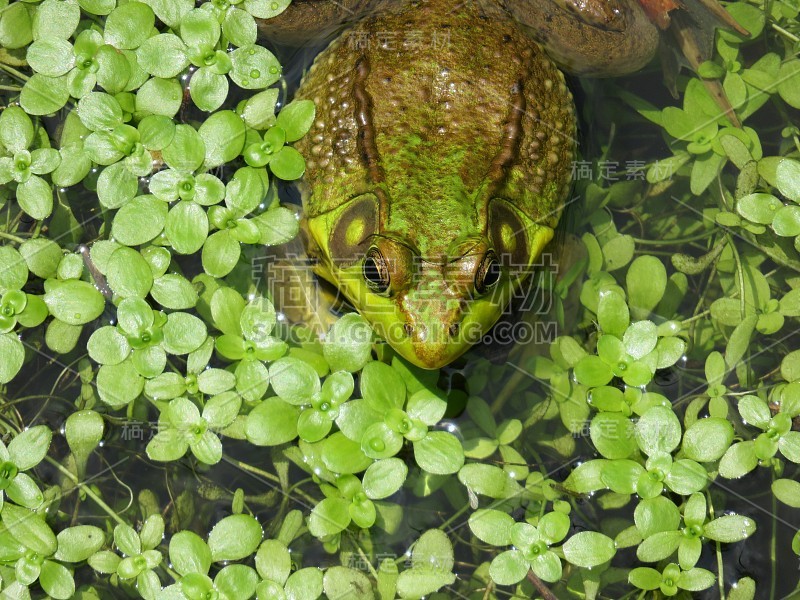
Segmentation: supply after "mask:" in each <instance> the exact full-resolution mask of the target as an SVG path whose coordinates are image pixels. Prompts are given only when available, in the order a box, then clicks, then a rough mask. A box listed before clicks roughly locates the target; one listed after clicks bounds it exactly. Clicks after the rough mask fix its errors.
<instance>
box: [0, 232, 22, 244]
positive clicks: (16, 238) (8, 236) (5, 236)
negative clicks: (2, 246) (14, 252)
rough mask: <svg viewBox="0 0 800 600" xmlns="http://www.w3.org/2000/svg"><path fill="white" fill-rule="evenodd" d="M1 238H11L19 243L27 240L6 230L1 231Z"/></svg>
mask: <svg viewBox="0 0 800 600" xmlns="http://www.w3.org/2000/svg"><path fill="white" fill-rule="evenodd" d="M0 238H5V239H7V240H11V241H12V242H16V243H18V244H22V243H23V242H24V241H25V240H24V239H23V238H21V237H18V236H16V235H13V234H11V233H6V232H5V231H0Z"/></svg>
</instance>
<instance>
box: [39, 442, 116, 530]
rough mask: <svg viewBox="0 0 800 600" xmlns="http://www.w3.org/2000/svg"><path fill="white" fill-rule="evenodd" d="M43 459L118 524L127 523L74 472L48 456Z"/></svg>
mask: <svg viewBox="0 0 800 600" xmlns="http://www.w3.org/2000/svg"><path fill="white" fill-rule="evenodd" d="M45 460H46V461H47V462H48V463H50V464H51V465H52V466H54V467H55V468H56V469H58V470H59V471H61V473H62V474H63V475H65V476H66V477H67V479H69V480H70V481H72V483H74V484H75V485H76V486H77V487H79V488H80V489H81V491H83V492H85V493H86V495H87V496H89V498H91V499H92V500H94V502H95V504H97V505H98V506H99V507H100V508H102V509H103V510H104V511H105V512H106V514H108V516H110V517H111V518H112V519H114V520H115V521H116V522H117V523H119V524H120V525H127V523H126V522H125V521H124V520H123V519H122V517H120V516H119V515H118V514H117V513H116V511H114V509H113V508H111V507H110V506H109V505H108V504H106V503H105V501H104V500H103V499H102V498H101V497H100V496H98V495H97V494H95V493H94V490H92V488H91V487H89V486H88V485H86V484H85V483H83V482H81V481H80V480H79V479H78V478H77V477H76V476H75V475H74V474H72V473H71V472H70V471H69V470H68V469H66V468H65V467H64V466H63V465H62V464H61V463H60V462H57V461H56V460H54V459H52V458H50V457H49V456H46V457H45Z"/></svg>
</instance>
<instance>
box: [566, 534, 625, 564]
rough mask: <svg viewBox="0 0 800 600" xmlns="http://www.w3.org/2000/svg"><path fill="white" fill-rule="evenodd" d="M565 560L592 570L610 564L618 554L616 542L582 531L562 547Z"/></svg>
mask: <svg viewBox="0 0 800 600" xmlns="http://www.w3.org/2000/svg"><path fill="white" fill-rule="evenodd" d="M562 549H563V550H564V558H566V559H567V560H568V561H569V562H570V563H572V564H573V565H575V566H576V567H583V568H585V569H591V568H592V567H596V566H598V565H601V564H603V563H604V562H608V561H609V560H611V559H612V558H613V557H614V554H616V548H615V547H614V540H612V539H611V538H609V537H608V536H605V535H603V534H602V533H597V532H595V531H581V532H579V533H576V534H575V535H573V536H572V537H571V538H569V539H568V540H567V541H566V542H564V545H563V546H562Z"/></svg>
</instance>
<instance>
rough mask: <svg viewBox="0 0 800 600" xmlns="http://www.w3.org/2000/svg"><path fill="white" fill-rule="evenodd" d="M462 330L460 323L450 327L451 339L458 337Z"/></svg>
mask: <svg viewBox="0 0 800 600" xmlns="http://www.w3.org/2000/svg"><path fill="white" fill-rule="evenodd" d="M460 330H461V324H460V323H453V324H452V325H450V329H449V330H448V332H449V333H450V337H456V336H457V335H458V332H459V331H460Z"/></svg>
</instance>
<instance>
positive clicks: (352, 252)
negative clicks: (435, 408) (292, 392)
mask: <svg viewBox="0 0 800 600" xmlns="http://www.w3.org/2000/svg"><path fill="white" fill-rule="evenodd" d="M380 191H382V190H379V192H380ZM379 195H380V193H379V194H377V195H376V194H374V193H366V194H361V195H359V196H358V197H356V198H353V199H352V200H350V201H348V202H346V203H345V204H343V205H342V206H340V207H338V208H337V209H335V210H333V211H331V212H329V213H326V214H322V215H319V216H317V217H314V218H311V219H308V221H307V229H308V232H309V234H310V236H311V238H312V239H313V244H314V245H315V246H317V248H318V252H317V254H318V255H319V256H320V258H321V263H320V273H321V274H322V275H323V276H324V277H325V278H326V279H328V280H330V281H331V282H332V283H333V284H334V285H336V286H337V288H338V289H339V290H340V291H341V292H342V293H343V295H344V296H345V297H346V298H347V300H348V301H349V302H350V303H351V304H352V305H353V306H354V307H355V308H356V309H357V310H358V312H359V313H361V314H362V315H363V316H364V317H365V318H366V319H367V320H368V321H369V322H370V324H371V325H372V327H373V329H374V330H375V331H376V333H377V334H378V335H379V336H380V337H381V338H382V339H383V340H385V341H386V342H388V343H389V344H390V345H391V346H392V347H393V348H394V349H395V350H396V351H397V352H398V353H399V354H400V355H401V356H403V357H404V358H405V359H406V360H408V361H410V362H411V363H413V364H415V365H417V366H420V367H423V368H427V369H436V368H440V367H442V366H444V365H447V364H449V363H450V362H452V361H453V360H455V359H456V358H457V357H458V356H460V355H461V354H463V353H464V352H465V351H466V350H467V349H469V348H470V347H471V346H472V345H474V344H475V343H477V342H479V341H480V340H481V339H482V338H483V337H484V336H485V335H486V333H487V332H488V330H489V329H490V328H491V326H492V325H493V324H494V323H495V322H496V321H497V319H498V318H499V317H500V315H501V314H502V312H503V310H504V309H505V308H506V307H507V306H508V304H509V301H510V300H511V298H512V296H513V295H514V293H515V292H516V291H517V289H518V288H519V286H520V284H521V282H522V281H523V279H524V278H525V276H526V274H527V273H528V271H529V270H530V267H531V265H532V263H533V262H534V261H535V259H536V258H537V257H538V256H539V254H540V253H541V251H542V249H543V248H544V246H545V245H546V244H547V243H548V242H549V241H550V239H551V238H552V236H553V230H552V229H551V228H550V227H549V226H547V225H542V224H537V223H535V222H533V221H532V220H530V219H529V218H528V217H527V216H526V215H524V214H523V213H522V212H521V211H519V210H518V209H517V208H515V207H514V205H513V204H512V203H511V202H509V201H507V200H504V199H501V198H496V199H492V200H491V201H490V202H489V203H488V211H486V214H485V216H484V218H483V219H481V218H480V215H472V216H473V217H475V219H469V218H467V219H464V220H460V219H459V218H458V216H457V215H455V214H451V215H450V220H449V221H448V220H447V219H446V218H445V216H444V215H440V216H439V219H438V220H435V221H434V226H433V227H431V223H430V222H429V221H426V223H424V224H423V223H416V224H407V225H408V226H404V227H403V228H394V229H392V228H383V227H382V224H385V223H386V222H387V219H386V217H385V216H382V215H381V209H380V206H381V202H380V200H379V198H378V196H379ZM439 204H447V202H439ZM454 204H455V203H454ZM458 204H459V205H462V206H463V205H471V204H470V203H464V202H459V203H458ZM433 212H434V213H435V211H433ZM432 216H435V215H431V212H427V213H425V218H426V219H430V218H431V217H432ZM388 221H389V222H391V220H390V219H389V220H388ZM470 221H471V222H470ZM481 221H482V222H481ZM437 225H438V226H437Z"/></svg>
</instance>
